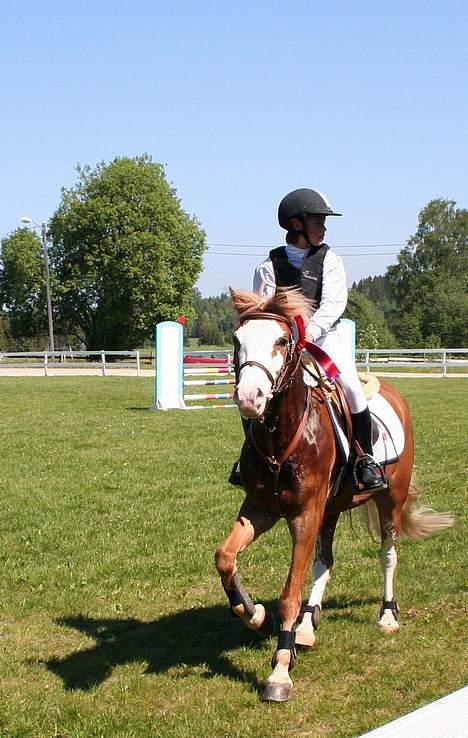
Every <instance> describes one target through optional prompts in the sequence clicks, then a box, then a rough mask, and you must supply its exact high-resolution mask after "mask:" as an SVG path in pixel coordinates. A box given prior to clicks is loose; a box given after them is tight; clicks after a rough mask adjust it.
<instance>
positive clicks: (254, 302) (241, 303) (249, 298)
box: [229, 287, 315, 323]
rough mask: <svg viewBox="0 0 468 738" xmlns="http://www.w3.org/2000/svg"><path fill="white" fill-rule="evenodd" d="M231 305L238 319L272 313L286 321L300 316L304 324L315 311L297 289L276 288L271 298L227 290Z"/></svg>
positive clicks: (311, 303) (244, 291) (242, 291)
mask: <svg viewBox="0 0 468 738" xmlns="http://www.w3.org/2000/svg"><path fill="white" fill-rule="evenodd" d="M229 291H230V293H231V299H232V304H233V305H234V309H235V311H236V313H237V315H238V316H239V318H245V317H246V315H248V314H249V313H273V314H274V315H279V316H280V317H282V318H286V320H292V319H293V318H294V317H295V316H296V315H302V317H303V318H304V320H305V322H306V323H307V321H308V320H309V318H310V316H311V315H312V313H313V312H314V310H315V305H314V303H313V301H312V300H308V299H307V297H305V296H304V294H303V292H302V291H301V290H300V289H299V288H298V287H278V289H277V290H276V293H275V294H274V295H273V296H272V297H261V296H260V295H258V294H256V293H255V292H247V291H246V290H234V289H232V287H230V288H229Z"/></svg>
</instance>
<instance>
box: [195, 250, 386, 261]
mask: <svg viewBox="0 0 468 738" xmlns="http://www.w3.org/2000/svg"><path fill="white" fill-rule="evenodd" d="M398 253H399V252H398V251H374V252H373V253H369V252H364V253H360V254H358V253H355V254H349V253H348V254H342V256H343V257H344V258H348V257H351V256H367V257H368V258H369V257H373V256H396V255H397V254H398ZM212 254H213V255H216V256H243V257H244V258H245V257H253V256H255V257H258V258H259V259H262V258H265V253H262V254H245V253H243V252H242V251H211V250H210V251H208V256H210V255H212Z"/></svg>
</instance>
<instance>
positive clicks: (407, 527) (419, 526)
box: [359, 475, 454, 540]
mask: <svg viewBox="0 0 468 738" xmlns="http://www.w3.org/2000/svg"><path fill="white" fill-rule="evenodd" d="M420 493H421V492H420V488H419V486H418V484H417V483H416V481H415V479H414V475H413V476H412V477H411V482H410V486H409V490H408V497H407V498H406V500H405V503H404V505H403V507H402V509H401V532H402V534H403V535H404V536H406V537H407V538H415V539H416V540H422V539H423V538H429V537H430V536H434V535H436V534H437V533H440V532H441V531H442V530H445V529H446V528H450V527H451V526H452V525H453V524H454V517H453V515H452V514H451V513H447V512H443V513H438V512H436V511H435V510H433V509H432V508H431V507H428V506H427V505H422V506H421V507H416V503H417V501H418V498H419V495H420ZM359 509H360V511H362V515H363V518H364V524H365V526H366V528H367V530H368V531H369V533H370V535H371V536H372V538H374V540H378V539H379V538H380V521H379V513H378V510H377V506H376V504H375V502H374V501H373V500H369V502H367V503H366V504H365V505H363V506H362V508H359Z"/></svg>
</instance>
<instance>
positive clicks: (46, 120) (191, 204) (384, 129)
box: [0, 0, 468, 295]
mask: <svg viewBox="0 0 468 738" xmlns="http://www.w3.org/2000/svg"><path fill="white" fill-rule="evenodd" d="M5 5H6V4H3V7H2V9H1V10H0V24H1V28H2V42H1V47H0V62H1V70H2V74H1V80H2V81H1V90H2V96H1V101H2V114H1V116H0V141H1V146H0V157H1V159H0V161H1V171H2V186H1V198H0V232H2V233H5V232H7V231H10V230H12V229H14V228H16V227H17V224H18V221H19V218H20V217H21V215H24V214H27V215H30V216H32V217H33V218H34V219H35V220H37V221H43V220H44V221H45V220H47V219H48V218H49V217H50V216H51V215H52V213H53V212H54V210H55V208H56V207H57V205H58V203H59V199H60V189H61V187H62V186H67V187H68V186H71V185H72V184H73V183H74V181H75V170H74V167H75V165H76V163H78V162H79V163H80V164H90V165H94V164H96V163H97V162H98V161H101V160H104V161H110V160H111V159H113V158H114V157H115V156H136V155H138V154H142V153H145V152H146V153H149V154H151V156H152V157H153V159H154V160H155V161H158V162H162V163H164V164H165V165H166V171H167V176H168V179H169V180H170V181H171V182H172V183H173V185H174V186H175V188H176V189H177V192H178V195H179V197H180V198H181V200H182V204H183V207H184V208H185V209H186V210H187V211H188V212H189V213H192V214H195V215H196V216H197V218H198V219H199V220H200V222H201V223H202V225H203V227H204V229H205V230H206V232H207V241H208V243H209V244H210V248H209V251H208V253H207V255H206V256H205V269H204V272H203V274H202V276H201V279H200V282H199V287H200V289H201V291H202V293H203V294H204V295H217V294H219V293H220V292H221V291H223V290H225V289H226V288H227V286H228V285H232V286H234V287H243V288H250V286H251V274H252V271H253V269H254V267H255V265H256V264H257V263H259V261H261V260H262V258H263V257H264V256H265V255H266V254H267V252H268V249H269V247H271V246H274V245H277V244H279V243H282V241H283V232H282V231H281V230H280V229H279V227H278V226H277V223H276V209H277V205H278V202H279V200H280V199H281V197H282V196H283V195H284V194H286V193H287V192H288V191H289V190H291V189H295V188H297V187H304V186H309V187H315V188H318V189H320V190H322V191H323V192H325V193H326V194H327V195H328V197H329V198H330V200H331V202H332V204H333V206H334V207H335V208H336V209H337V210H338V211H339V212H342V213H343V214H344V217H343V218H333V219H330V222H329V224H328V225H329V231H328V234H327V241H328V243H329V244H330V245H331V246H332V247H335V248H336V249H337V251H338V252H339V253H340V254H342V255H343V257H344V260H345V266H346V270H347V273H348V280H349V282H350V283H351V282H352V281H353V280H356V279H359V278H361V277H362V276H366V275H369V274H380V273H383V272H384V271H385V268H386V266H387V265H388V264H390V263H392V262H393V261H394V260H395V255H396V252H397V251H398V250H399V248H400V247H399V246H393V245H392V246H376V247H374V248H373V249H365V248H362V247H361V248H358V246H359V245H367V244H385V245H386V244H403V243H404V242H405V241H406V240H407V238H408V237H409V236H410V235H411V234H412V233H414V231H415V230H416V226H417V216H418V212H419V210H420V209H421V208H422V207H423V206H424V205H425V204H426V203H427V202H428V201H429V200H430V199H432V198H434V197H448V198H451V199H454V200H456V201H457V202H458V205H459V206H460V207H467V206H468V176H467V173H468V155H467V129H468V126H467V120H468V104H467V94H466V89H467V79H468V61H467V51H466V49H467V43H466V38H467V25H468V24H467V21H468V4H467V3H466V2H465V1H462V0H447V1H446V2H444V3H436V2H435V1H434V0H426V2H423V0H414V1H413V2H412V1H411V0H407V2H400V1H399V0H393V1H392V0H389V1H388V2H386V3H380V2H377V1H375V2H371V1H370V0H362V2H353V1H348V2H344V1H343V2H342V1H338V0H329V2H327V3H324V2H320V3H319V2H315V1H313V2H312V1H309V2H306V1H305V0H290V1H289V2H277V1H276V0H270V1H269V2H266V1H264V0H252V1H251V2H243V1H242V0H240V1H238V2H235V3H234V2H224V3H220V2H216V3H215V2H212V1H211V0H209V1H208V2H191V1H190V0H188V1H187V2H182V1H181V0H172V1H171V2H165V3H162V2H158V0H154V1H153V2H150V1H149V0H133V2H128V0H120V1H119V0H114V2H110V1H109V0H94V2H89V1H88V0H74V2H73V3H64V2H63V1H62V2H56V1H52V0H44V1H43V2H40V3H38V2H31V0H27V1H26V2H21V0H18V2H17V3H12V2H10V3H8V7H5ZM217 244H233V246H231V247H221V246H218V245H217ZM243 245H250V247H248V248H242V246H243ZM221 252H224V253H221ZM382 252H383V254H382ZM356 253H361V254H365V256H353V254H356ZM241 254H242V255H241ZM379 254H382V255H379Z"/></svg>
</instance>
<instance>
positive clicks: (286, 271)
mask: <svg viewBox="0 0 468 738" xmlns="http://www.w3.org/2000/svg"><path fill="white" fill-rule="evenodd" d="M327 251H328V246H327V244H325V243H323V244H321V246H311V247H310V248H309V251H308V252H307V255H306V257H305V258H304V261H303V262H302V265H301V267H300V268H299V269H296V267H294V266H293V265H292V264H291V263H290V262H289V261H288V257H287V255H286V249H285V247H284V246H279V248H277V249H273V251H270V259H271V262H272V264H273V270H274V272H275V280H276V286H277V287H301V288H302V291H303V292H304V295H305V296H306V297H307V298H308V299H309V300H314V302H315V304H316V305H319V304H320V300H321V297H322V279H323V262H324V260H325V255H326V253H327Z"/></svg>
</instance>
